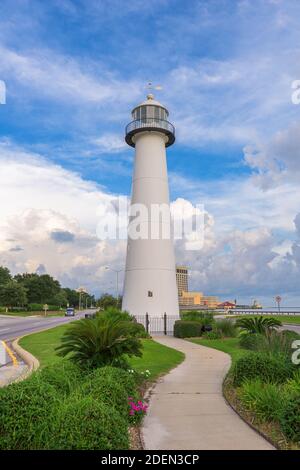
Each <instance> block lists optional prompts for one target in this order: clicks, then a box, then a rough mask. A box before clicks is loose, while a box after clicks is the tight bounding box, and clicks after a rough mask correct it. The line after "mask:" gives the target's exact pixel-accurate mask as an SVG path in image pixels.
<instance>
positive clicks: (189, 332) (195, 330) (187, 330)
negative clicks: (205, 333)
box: [174, 320, 202, 338]
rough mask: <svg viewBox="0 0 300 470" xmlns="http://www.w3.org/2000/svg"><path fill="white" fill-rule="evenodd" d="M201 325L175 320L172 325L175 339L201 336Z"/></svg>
mask: <svg viewBox="0 0 300 470" xmlns="http://www.w3.org/2000/svg"><path fill="white" fill-rule="evenodd" d="M201 334H202V324H201V323H200V322H199V321H186V320H177V321H176V322H175V324H174V336H175V337H176V338H193V337H198V336H201Z"/></svg>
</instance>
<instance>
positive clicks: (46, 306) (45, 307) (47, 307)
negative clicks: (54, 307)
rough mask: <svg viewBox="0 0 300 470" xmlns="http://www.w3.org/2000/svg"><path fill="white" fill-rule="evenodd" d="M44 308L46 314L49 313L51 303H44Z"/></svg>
mask: <svg viewBox="0 0 300 470" xmlns="http://www.w3.org/2000/svg"><path fill="white" fill-rule="evenodd" d="M43 310H44V312H45V316H46V315H47V310H49V305H47V304H45V305H43Z"/></svg>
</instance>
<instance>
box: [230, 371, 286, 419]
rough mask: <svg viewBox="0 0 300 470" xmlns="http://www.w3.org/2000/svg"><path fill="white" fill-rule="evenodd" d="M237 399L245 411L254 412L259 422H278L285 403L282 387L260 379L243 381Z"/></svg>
mask: <svg viewBox="0 0 300 470" xmlns="http://www.w3.org/2000/svg"><path fill="white" fill-rule="evenodd" d="M238 397H239V399H240V401H241V402H242V404H243V405H244V407H245V409H246V410H247V411H252V412H255V413H256V416H257V418H258V419H259V420H260V421H279V420H280V418H281V415H282V413H283V410H284V406H285V402H286V394H285V393H284V392H283V390H282V387H279V386H278V385H277V384H274V383H263V382H262V381H261V380H260V379H252V380H245V381H244V382H243V385H242V386H241V388H239V389H238Z"/></svg>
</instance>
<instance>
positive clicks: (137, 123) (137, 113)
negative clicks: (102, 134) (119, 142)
mask: <svg viewBox="0 0 300 470" xmlns="http://www.w3.org/2000/svg"><path fill="white" fill-rule="evenodd" d="M131 114H132V118H133V121H132V122H131V123H130V124H128V126H127V127H126V137H125V140H126V142H127V144H128V145H130V146H131V147H134V146H135V142H134V138H133V137H134V135H135V134H137V133H139V132H145V131H148V132H151V131H156V132H162V133H163V134H165V135H166V136H167V137H168V139H167V141H166V146H167V147H168V146H170V145H172V144H173V143H174V141H175V129H174V126H173V125H172V124H171V123H170V122H168V116H169V112H168V110H167V108H165V106H163V105H162V104H161V103H160V102H159V101H156V100H155V99H154V96H153V95H152V94H149V95H147V99H146V100H145V101H143V102H142V103H140V104H139V105H138V106H136V107H135V108H134V109H133V110H132V113H131Z"/></svg>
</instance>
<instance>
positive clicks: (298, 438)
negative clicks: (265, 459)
mask: <svg viewBox="0 0 300 470" xmlns="http://www.w3.org/2000/svg"><path fill="white" fill-rule="evenodd" d="M279 421H280V426H281V430H282V432H283V433H284V434H285V436H287V437H288V438H289V439H291V440H292V441H294V442H297V443H298V444H299V443H300V395H293V396H291V397H290V399H289V400H287V401H286V402H285V406H284V410H283V413H282V414H281V417H280V420H279Z"/></svg>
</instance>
